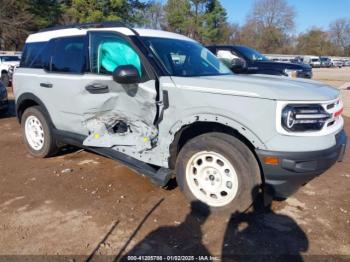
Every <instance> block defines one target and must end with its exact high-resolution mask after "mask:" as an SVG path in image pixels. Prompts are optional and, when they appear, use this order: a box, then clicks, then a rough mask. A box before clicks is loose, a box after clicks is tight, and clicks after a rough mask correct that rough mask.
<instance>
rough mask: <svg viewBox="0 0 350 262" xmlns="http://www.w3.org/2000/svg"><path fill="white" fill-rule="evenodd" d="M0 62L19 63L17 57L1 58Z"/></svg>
mask: <svg viewBox="0 0 350 262" xmlns="http://www.w3.org/2000/svg"><path fill="white" fill-rule="evenodd" d="M0 59H1V61H2V62H17V61H20V59H19V57H18V56H1V57H0Z"/></svg>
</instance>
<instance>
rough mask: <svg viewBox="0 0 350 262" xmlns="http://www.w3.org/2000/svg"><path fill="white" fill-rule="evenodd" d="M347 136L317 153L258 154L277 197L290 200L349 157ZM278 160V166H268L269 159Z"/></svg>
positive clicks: (266, 152)
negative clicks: (295, 193) (309, 183)
mask: <svg viewBox="0 0 350 262" xmlns="http://www.w3.org/2000/svg"><path fill="white" fill-rule="evenodd" d="M346 144H347V136H346V134H345V131H344V130H342V131H341V132H340V133H338V134H337V135H336V145H335V146H333V147H331V148H329V149H325V150H321V151H314V152H273V151H265V150H256V154H257V156H258V158H259V160H260V163H261V167H262V170H263V173H264V178H265V184H266V185H267V186H268V187H269V188H271V189H272V190H273V194H274V195H275V196H276V197H281V198H286V197H288V196H290V195H291V194H293V193H294V192H295V191H296V190H298V188H300V187H301V186H302V185H304V184H306V183H307V182H309V181H310V180H312V179H313V178H315V177H316V176H318V175H320V174H322V173H324V172H325V171H326V170H327V169H329V168H330V167H331V166H333V165H334V164H335V163H336V162H341V161H342V160H343V158H344V155H345V149H346ZM271 156H273V157H277V158H278V159H279V163H278V164H277V165H267V164H265V163H264V159H265V157H271Z"/></svg>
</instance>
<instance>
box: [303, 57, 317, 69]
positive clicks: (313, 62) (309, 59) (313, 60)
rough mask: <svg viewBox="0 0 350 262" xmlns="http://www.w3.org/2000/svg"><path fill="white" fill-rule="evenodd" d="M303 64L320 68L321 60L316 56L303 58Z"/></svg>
mask: <svg viewBox="0 0 350 262" xmlns="http://www.w3.org/2000/svg"><path fill="white" fill-rule="evenodd" d="M304 63H305V64H309V65H310V66H311V67H313V68H317V67H321V60H320V58H319V57H318V56H305V57H304Z"/></svg>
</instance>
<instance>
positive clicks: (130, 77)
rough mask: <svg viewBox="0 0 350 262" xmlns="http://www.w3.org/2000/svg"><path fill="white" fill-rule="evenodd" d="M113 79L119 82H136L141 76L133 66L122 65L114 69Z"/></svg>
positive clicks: (139, 80)
mask: <svg viewBox="0 0 350 262" xmlns="http://www.w3.org/2000/svg"><path fill="white" fill-rule="evenodd" d="M113 80H114V81H115V82H117V83H119V84H137V83H140V82H141V77H140V75H139V71H138V70H137V69H136V67H135V66H133V65H123V66H118V67H117V68H116V69H115V70H114V72H113Z"/></svg>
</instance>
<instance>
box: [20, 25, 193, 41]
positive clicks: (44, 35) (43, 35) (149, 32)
mask: <svg viewBox="0 0 350 262" xmlns="http://www.w3.org/2000/svg"><path fill="white" fill-rule="evenodd" d="M87 31H115V32H119V33H122V34H124V35H135V34H134V32H133V31H132V30H130V29H128V28H126V27H110V28H106V27H105V28H90V29H89V28H88V29H85V28H84V29H79V28H67V29H58V30H52V31H46V32H39V33H35V34H32V35H30V36H29V37H28V38H27V41H26V42H27V43H33V42H46V41H49V40H51V39H52V38H57V37H65V36H79V35H86V33H87ZM135 31H136V32H137V33H139V34H140V36H149V37H160V38H168V39H178V40H185V41H194V40H193V39H191V38H188V37H186V36H183V35H179V34H175V33H172V32H167V31H162V30H153V29H141V28H136V29H135Z"/></svg>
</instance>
